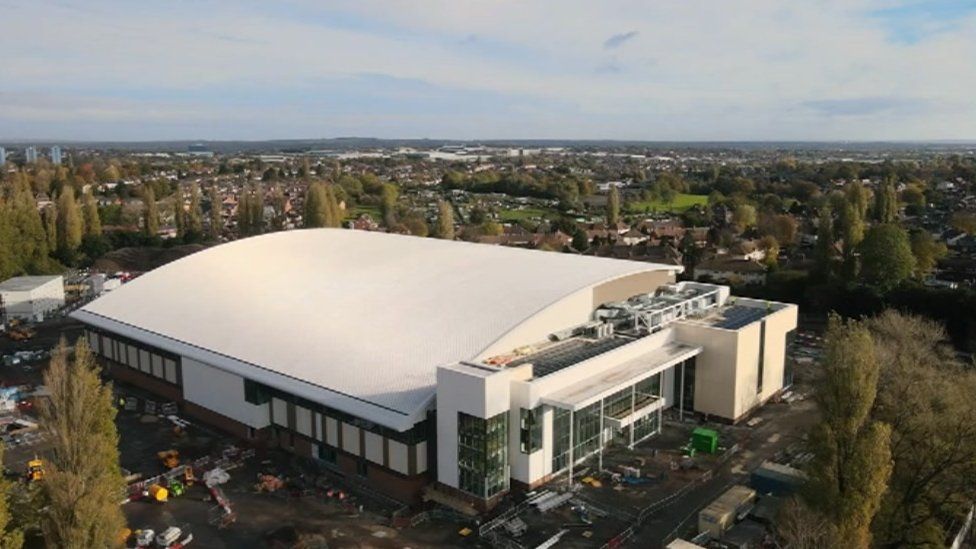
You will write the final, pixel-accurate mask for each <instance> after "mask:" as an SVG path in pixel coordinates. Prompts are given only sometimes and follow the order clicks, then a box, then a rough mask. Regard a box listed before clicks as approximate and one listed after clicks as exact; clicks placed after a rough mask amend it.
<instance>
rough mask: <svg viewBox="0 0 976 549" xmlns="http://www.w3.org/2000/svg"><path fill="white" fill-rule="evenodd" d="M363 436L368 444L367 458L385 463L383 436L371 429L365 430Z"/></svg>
mask: <svg viewBox="0 0 976 549" xmlns="http://www.w3.org/2000/svg"><path fill="white" fill-rule="evenodd" d="M363 436H364V443H365V446H366V456H365V457H366V459H368V460H370V461H372V462H373V463H377V464H379V465H383V437H381V436H380V435H377V434H376V433H370V432H369V431H364V432H363Z"/></svg>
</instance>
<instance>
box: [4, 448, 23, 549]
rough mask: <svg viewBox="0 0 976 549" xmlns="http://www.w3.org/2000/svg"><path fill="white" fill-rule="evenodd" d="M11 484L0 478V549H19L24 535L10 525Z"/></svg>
mask: <svg viewBox="0 0 976 549" xmlns="http://www.w3.org/2000/svg"><path fill="white" fill-rule="evenodd" d="M3 452H4V448H3V444H0V463H3ZM12 488H13V483H12V482H10V481H9V480H7V479H6V478H3V477H2V476H0V549H20V548H21V547H22V546H23V545H24V533H23V532H21V531H20V529H18V528H15V527H12V526H11V524H10V521H11V518H12V517H11V513H10V495H11V489H12Z"/></svg>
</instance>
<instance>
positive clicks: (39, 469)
mask: <svg viewBox="0 0 976 549" xmlns="http://www.w3.org/2000/svg"><path fill="white" fill-rule="evenodd" d="M24 477H25V478H26V479H27V480H28V481H30V482H33V481H35V480H41V479H43V478H44V460H42V459H39V458H34V459H32V460H30V461H28V462H27V472H26V473H25V474H24Z"/></svg>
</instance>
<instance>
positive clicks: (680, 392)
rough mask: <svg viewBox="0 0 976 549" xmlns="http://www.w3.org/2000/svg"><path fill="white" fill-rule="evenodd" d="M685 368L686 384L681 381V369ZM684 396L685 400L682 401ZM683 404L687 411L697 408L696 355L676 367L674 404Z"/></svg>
mask: <svg viewBox="0 0 976 549" xmlns="http://www.w3.org/2000/svg"><path fill="white" fill-rule="evenodd" d="M682 368H684V384H683V385H682V383H681V377H682V376H681V369H682ZM682 397H684V400H683V402H682ZM679 404H682V405H683V407H684V409H685V411H691V410H694V409H695V357H691V358H689V359H688V360H686V361H684V363H683V364H679V365H677V366H675V367H674V405H675V406H678V405H679Z"/></svg>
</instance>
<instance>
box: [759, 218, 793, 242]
mask: <svg viewBox="0 0 976 549" xmlns="http://www.w3.org/2000/svg"><path fill="white" fill-rule="evenodd" d="M759 232H760V233H762V234H763V235H766V236H772V237H773V238H775V239H776V241H777V242H779V243H780V244H781V245H783V246H790V245H791V244H793V242H794V241H795V240H796V220H795V219H794V218H793V216H792V215H788V214H776V215H769V214H765V215H763V216H761V217H760V218H759Z"/></svg>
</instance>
